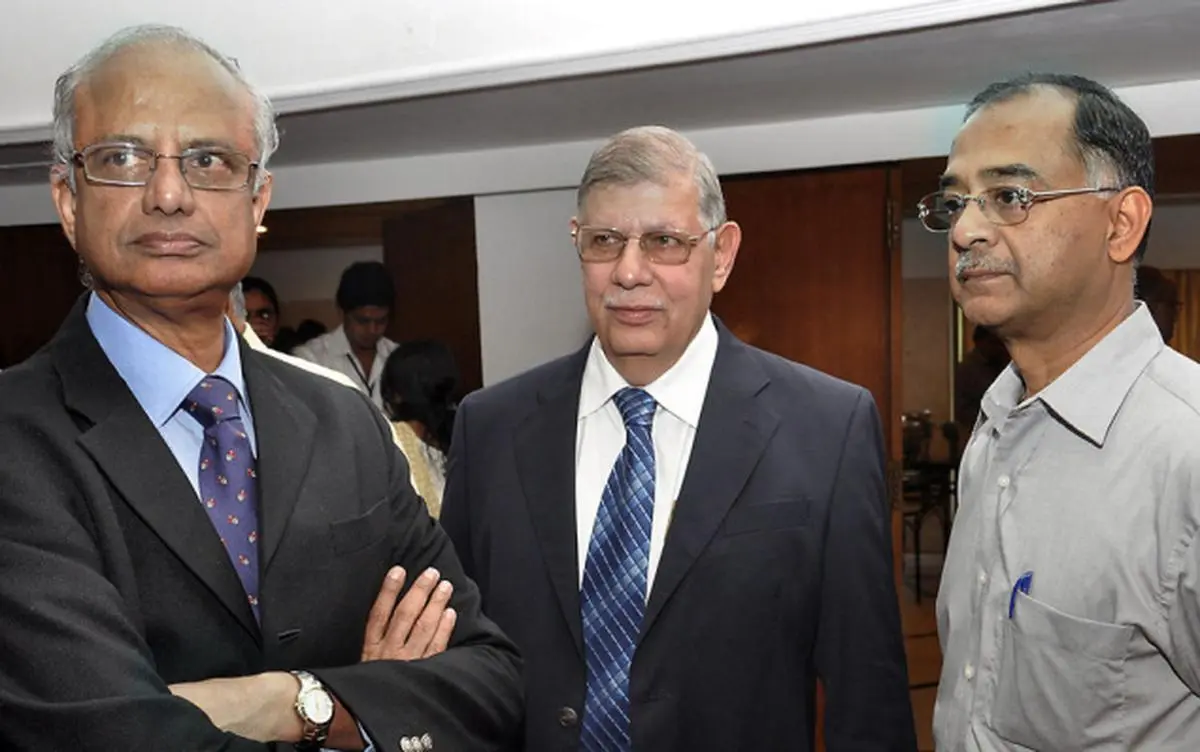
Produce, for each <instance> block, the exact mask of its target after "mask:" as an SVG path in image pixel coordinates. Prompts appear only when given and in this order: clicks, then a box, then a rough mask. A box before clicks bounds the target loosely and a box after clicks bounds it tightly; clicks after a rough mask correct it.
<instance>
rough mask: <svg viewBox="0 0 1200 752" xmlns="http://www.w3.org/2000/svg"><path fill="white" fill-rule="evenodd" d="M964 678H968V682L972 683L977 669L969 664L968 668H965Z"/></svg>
mask: <svg viewBox="0 0 1200 752" xmlns="http://www.w3.org/2000/svg"><path fill="white" fill-rule="evenodd" d="M963 676H965V677H967V681H971V680H972V679H974V678H975V667H974V666H972V665H971V664H969V663H968V664H967V665H966V666H963Z"/></svg>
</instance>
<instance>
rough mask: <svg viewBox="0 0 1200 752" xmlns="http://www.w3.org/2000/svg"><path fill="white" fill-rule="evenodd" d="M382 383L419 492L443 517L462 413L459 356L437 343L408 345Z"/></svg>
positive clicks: (397, 352)
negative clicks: (457, 395)
mask: <svg viewBox="0 0 1200 752" xmlns="http://www.w3.org/2000/svg"><path fill="white" fill-rule="evenodd" d="M380 382H381V384H380V386H381V390H382V392H381V393H382V396H383V402H384V406H385V408H386V410H387V413H388V416H389V417H390V418H391V419H392V430H393V431H394V432H395V434H396V439H397V441H398V443H399V444H400V446H401V448H402V449H403V450H404V454H405V456H406V457H407V459H408V464H409V468H410V472H411V474H412V483H413V488H415V489H416V491H417V493H419V494H420V495H421V497H422V498H423V499H425V503H426V505H428V507H429V512H430V514H432V515H433V516H434V517H437V516H438V515H439V514H440V513H441V509H442V493H443V492H444V490H445V487H446V454H447V453H448V452H449V451H450V435H451V431H452V430H453V428H454V411H455V409H456V408H457V404H456V403H455V401H454V390H455V389H456V388H457V387H458V369H457V368H456V367H455V365H454V356H453V355H452V354H451V352H450V349H449V348H448V347H446V345H444V344H443V343H441V342H438V341H435V340H419V341H414V342H405V343H403V344H401V345H399V346H398V347H397V348H396V349H395V351H393V352H392V354H391V355H389V356H388V359H387V363H386V364H385V365H384V368H383V374H382V378H381V379H380Z"/></svg>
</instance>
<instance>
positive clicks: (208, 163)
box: [71, 143, 259, 191]
mask: <svg viewBox="0 0 1200 752" xmlns="http://www.w3.org/2000/svg"><path fill="white" fill-rule="evenodd" d="M160 159H175V160H178V161H179V171H180V173H182V175H183V179H184V181H186V182H187V184H188V185H189V186H191V187H192V188H195V189H197V190H202V191H240V190H242V189H243V188H245V187H246V186H248V185H250V181H251V179H252V178H253V176H254V173H255V171H256V170H257V169H258V166H259V165H258V162H255V161H253V160H252V159H251V158H250V157H248V156H246V155H245V154H242V153H241V152H238V151H233V150H231V149H225V148H222V147H219V146H196V147H192V148H190V149H184V150H183V151H182V152H180V153H179V154H175V155H172V154H160V153H159V152H156V151H155V150H154V149H150V148H148V147H145V146H140V145H138V144H131V143H99V144H92V145H90V146H87V147H85V148H83V149H81V150H79V151H77V152H75V153H74V154H73V155H72V156H71V162H72V163H73V164H74V165H75V166H77V167H79V168H81V169H82V170H83V176H84V178H86V179H87V181H88V182H89V183H95V184H98V185H116V186H128V187H140V186H144V185H146V184H147V183H148V182H150V179H151V177H153V175H154V172H155V170H157V169H158V160H160Z"/></svg>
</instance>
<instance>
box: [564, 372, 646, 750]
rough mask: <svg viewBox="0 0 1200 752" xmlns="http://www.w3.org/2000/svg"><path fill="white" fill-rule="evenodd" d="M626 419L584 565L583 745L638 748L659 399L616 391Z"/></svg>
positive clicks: (631, 391) (633, 391) (632, 391)
mask: <svg viewBox="0 0 1200 752" xmlns="http://www.w3.org/2000/svg"><path fill="white" fill-rule="evenodd" d="M613 401H614V402H615V403H616V405H617V408H618V409H619V410H620V411H621V417H622V418H623V419H624V421H625V447H624V448H623V449H622V450H621V453H620V455H618V457H617V461H616V463H615V464H614V465H613V469H612V473H611V474H610V475H609V477H608V482H607V483H606V484H605V487H604V494H603V496H602V497H601V501H600V509H599V512H598V513H597V515H596V524H595V527H594V528H593V529H592V538H591V541H590V543H589V544H588V555H587V561H586V563H585V564H584V568H583V587H582V590H581V593H580V604H581V609H582V617H583V638H584V652H585V653H586V662H587V697H586V700H585V704H584V717H583V728H582V732H581V741H582V748H583V749H584V750H585V751H586V752H600V751H601V750H603V751H604V752H614V751H620V750H629V749H630V744H631V742H630V719H629V671H630V667H631V666H632V664H633V653H634V647H635V646H636V643H637V637H638V633H639V631H640V630H641V627H642V618H643V616H644V615H645V610H646V580H647V570H648V567H649V560H650V525H651V521H652V520H653V518H654V484H655V465H654V441H653V438H652V434H651V428H652V426H653V423H654V411H655V409H656V407H657V404H656V403H655V401H654V398H653V397H651V396H650V395H649V394H647V393H646V392H644V391H642V390H641V389H632V388H626V389H622V390H621V391H620V392H617V394H616V396H614V397H613Z"/></svg>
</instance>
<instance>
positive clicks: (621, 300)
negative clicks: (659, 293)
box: [604, 293, 667, 311]
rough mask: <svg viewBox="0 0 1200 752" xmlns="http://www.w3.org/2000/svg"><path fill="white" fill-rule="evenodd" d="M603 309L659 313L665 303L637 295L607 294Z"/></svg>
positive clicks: (664, 306)
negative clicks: (647, 310)
mask: <svg viewBox="0 0 1200 752" xmlns="http://www.w3.org/2000/svg"><path fill="white" fill-rule="evenodd" d="M604 307H605V308H651V309H654V310H656V311H661V310H663V309H664V308H666V307H667V305H666V303H664V302H663V301H661V300H659V299H657V298H643V297H640V296H638V295H622V294H611V293H610V294H608V295H605V296H604Z"/></svg>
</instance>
